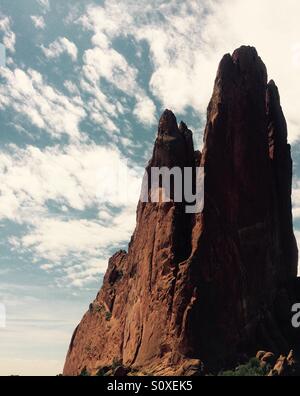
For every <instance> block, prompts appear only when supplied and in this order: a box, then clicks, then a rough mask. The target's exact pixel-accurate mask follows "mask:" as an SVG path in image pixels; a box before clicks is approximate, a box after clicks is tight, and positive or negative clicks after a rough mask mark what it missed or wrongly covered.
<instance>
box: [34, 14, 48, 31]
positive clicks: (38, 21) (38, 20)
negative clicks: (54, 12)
mask: <svg viewBox="0 0 300 396" xmlns="http://www.w3.org/2000/svg"><path fill="white" fill-rule="evenodd" d="M30 18H31V20H32V22H33V24H34V26H35V27H36V28H37V29H45V26H46V24H45V20H44V17H43V16H42V15H31V16H30Z"/></svg>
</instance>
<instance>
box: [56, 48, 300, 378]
mask: <svg viewBox="0 0 300 396" xmlns="http://www.w3.org/2000/svg"><path fill="white" fill-rule="evenodd" d="M199 163H201V166H203V167H204V170H205V204H204V210H203V212H202V213H198V214H186V213H185V211H184V207H183V204H182V203H176V202H173V201H172V200H171V202H161V203H151V202H148V203H145V202H139V203H138V208H137V224H136V229H135V231H134V234H133V236H132V238H131V241H130V244H129V248H128V252H125V251H121V252H118V253H116V254H115V255H114V256H113V257H112V258H111V259H110V260H109V265H108V269H107V272H106V274H105V277H104V281H103V286H102V288H101V290H100V292H99V293H98V295H97V297H96V299H95V300H94V302H93V303H92V304H91V305H90V307H89V310H88V312H87V313H86V314H85V315H84V317H83V319H82V321H81V323H80V324H79V326H78V327H77V329H76V330H75V332H74V334H73V337H72V340H71V343H70V347H69V351H68V355H67V358H66V363H65V368H64V374H65V375H77V374H79V373H80V372H81V371H82V370H83V369H87V370H88V371H89V372H90V373H91V374H95V373H96V372H97V371H98V370H99V369H106V370H107V367H108V366H111V364H112V362H113V360H114V361H119V362H122V364H123V365H124V366H126V367H129V368H131V369H135V370H137V371H141V372H147V373H152V374H162V375H167V374H175V375H190V374H197V373H198V374H200V373H201V372H202V362H203V363H204V365H205V366H206V367H208V368H210V369H217V368H219V367H224V366H226V365H227V364H230V362H236V361H237V360H238V359H239V356H240V355H241V354H245V353H249V354H253V353H255V352H256V351H257V350H258V349H268V350H272V351H274V352H286V351H287V349H288V348H290V347H291V346H294V344H295V337H296V336H298V337H299V335H298V334H296V333H295V332H294V331H293V330H291V323H290V307H291V304H292V303H294V301H293V298H294V293H295V288H294V284H295V282H296V267H297V246H296V242H295V238H294V235H293V227H292V214H291V178H292V162H291V156H290V147H289V145H288V144H287V130H286V123H285V120H284V116H283V113H282V110H281V107H280V101H279V95H278V91H277V88H276V87H275V84H274V83H273V82H270V83H269V84H268V83H267V72H266V67H265V65H264V64H263V62H262V60H261V59H260V58H259V56H258V55H257V52H256V50H255V49H254V48H252V47H245V46H243V47H241V48H239V49H237V50H236V51H235V52H234V53H233V55H225V56H224V57H223V59H222V60H221V63H220V65H219V69H218V72H217V77H216V81H215V86H214V91H213V95H212V99H211V101H210V104H209V106H208V111H207V125H206V128H205V133H204V148H203V153H202V154H200V153H199V152H194V146H193V140H192V133H191V131H190V130H189V129H188V127H187V126H186V125H185V124H184V123H183V122H181V123H180V125H179V126H178V125H177V120H176V117H175V116H174V114H173V113H172V112H171V111H170V110H165V112H164V113H163V115H162V116H161V119H160V121H159V125H158V134H157V138H156V142H155V145H154V150H153V156H152V158H151V160H150V161H149V164H148V166H147V171H148V172H149V171H150V169H151V167H162V166H164V167H174V166H177V167H180V168H183V167H186V166H192V167H195V166H196V165H199ZM295 334H296V335H295Z"/></svg>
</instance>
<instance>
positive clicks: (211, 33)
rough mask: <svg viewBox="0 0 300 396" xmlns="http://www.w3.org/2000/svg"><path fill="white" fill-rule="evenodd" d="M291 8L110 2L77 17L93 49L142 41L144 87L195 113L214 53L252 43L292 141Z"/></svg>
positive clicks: (291, 1) (294, 43)
mask: <svg viewBox="0 0 300 396" xmlns="http://www.w3.org/2000/svg"><path fill="white" fill-rule="evenodd" d="M270 10H272V17H270ZM299 12H300V5H299V3H298V2H296V1H295V0H288V1H287V2H285V3H283V2H276V3H274V1H272V0H266V1H264V2H263V3H262V2H261V1H260V0H254V1H252V0H251V1H250V0H247V1H239V0H228V1H227V0H226V1H222V0H213V1H209V0H204V1H201V2H198V1H194V0H190V1H185V2H182V1H179V0H172V1H168V2H166V1H155V5H154V3H149V2H147V1H140V2H139V3H138V4H137V3H132V2H130V1H126V2H124V3H122V4H120V3H119V2H117V1H115V0H110V1H106V2H105V3H104V5H103V6H96V5H92V6H88V7H87V11H86V13H85V14H84V15H83V16H82V17H81V18H80V22H81V23H82V25H83V26H84V28H85V29H89V30H91V31H93V32H94V37H93V39H92V41H93V43H94V45H95V48H94V49H93V50H92V51H93V52H94V51H95V54H96V53H97V51H99V50H98V47H99V48H107V51H108V52H109V49H110V48H111V46H112V44H111V43H112V41H113V40H114V39H116V38H120V37H123V38H126V39H128V37H130V38H131V39H132V40H133V41H137V42H138V43H139V44H138V45H141V44H142V43H143V42H147V43H148V45H149V49H150V56H151V62H152V64H153V72H152V75H151V78H150V84H149V88H150V90H151V92H152V94H153V95H155V96H156V98H157V99H158V100H159V101H161V102H162V105H163V107H171V108H172V109H173V110H174V111H176V112H180V113H183V112H184V111H185V110H186V109H187V108H189V107H192V108H193V109H194V110H195V111H196V112H198V113H199V114H202V115H203V114H204V113H205V111H206V106H207V103H208V100H209V97H210V95H211V92H212V86H213V80H214V76H215V72H216V67H217V64H218V62H219V60H220V58H221V57H222V55H223V54H224V53H226V52H232V51H233V50H234V49H235V48H237V47H239V46H240V45H242V44H249V45H254V46H256V47H257V49H258V51H259V53H260V55H261V57H262V58H263V59H264V61H265V62H266V64H267V65H268V69H269V73H270V76H271V77H272V78H274V79H275V80H276V82H277V83H278V85H279V88H280V91H281V93H282V102H283V106H284V110H285V112H286V114H287V118H288V122H289V130H290V140H292V141H294V140H296V139H298V138H299V137H300V132H299V131H300V116H299V114H298V113H297V110H296V106H295V103H296V102H297V98H298V96H299V91H300V77H299V68H300V62H299V53H300V51H299V36H300V25H299V23H298V20H297V15H298V14H299ZM254 24H255V28H254V27H253V26H254ZM279 27H280V28H279ZM282 31H284V34H282ZM274 43H276V50H274ZM90 56H91V55H90ZM97 72H98V74H101V71H100V70H98V71H97Z"/></svg>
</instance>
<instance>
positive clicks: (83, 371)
mask: <svg viewBox="0 0 300 396" xmlns="http://www.w3.org/2000/svg"><path fill="white" fill-rule="evenodd" d="M80 376H81V377H89V376H90V374H89V372H88V371H87V368H86V367H85V368H84V369H82V370H81V373H80Z"/></svg>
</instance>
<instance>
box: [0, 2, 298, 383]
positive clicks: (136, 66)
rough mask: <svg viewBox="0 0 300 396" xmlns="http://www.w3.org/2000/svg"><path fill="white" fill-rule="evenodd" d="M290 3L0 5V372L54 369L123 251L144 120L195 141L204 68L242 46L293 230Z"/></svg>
mask: <svg viewBox="0 0 300 396" xmlns="http://www.w3.org/2000/svg"><path fill="white" fill-rule="evenodd" d="M299 11H300V6H299V2H298V1H297V0H287V1H284V2H283V1H277V2H276V5H275V4H274V2H273V1H271V0H264V1H263V2H261V1H260V0H252V1H250V0H243V1H242V0H226V1H225V0H224V1H222V0H215V1H214V0H197V1H193V0H188V1H184V2H182V1H179V0H171V1H161V0H150V1H149V0H147V1H144V0H141V1H139V2H135V1H129V0H128V1H127V0H121V1H115V0H110V1H108V2H103V1H80V0H72V1H71V0H64V1H62V0H1V4H0V43H2V44H3V45H4V46H5V48H6V66H5V67H0V127H1V128H0V233H1V238H0V241H1V242H0V279H1V281H0V303H3V304H5V306H6V310H7V323H6V328H5V329H0V374H32V375H37V374H48V375H52V374H57V373H59V372H61V371H62V366H63V362H64V357H65V354H66V351H67V347H68V343H69V340H70V337H71V334H72V331H73V329H74V328H75V326H76V324H77V323H78V321H79V320H80V318H81V316H82V314H83V313H84V311H85V310H86V309H87V307H88V304H89V302H90V301H91V300H92V299H93V298H94V296H95V295H96V293H97V291H98V289H99V287H100V285H101V279H102V276H103V273H104V271H105V268H106V265H107V259H108V258H109V257H110V255H111V254H112V253H113V252H115V251H116V250H118V249H119V248H126V246H127V243H128V241H129V239H130V235H131V233H132V231H133V227H134V222H135V207H136V202H137V198H138V193H139V187H140V183H141V176H142V169H143V166H144V165H145V163H146V161H147V160H148V159H149V157H150V154H151V150H152V145H153V141H154V138H155V134H156V124H157V119H158V117H159V115H160V113H161V112H162V111H163V109H164V108H170V109H172V110H173V111H174V112H175V113H176V115H177V118H178V121H180V120H181V119H183V120H184V121H185V122H186V123H187V124H188V125H189V127H190V128H191V129H192V130H193V131H194V138H195V144H196V147H200V148H201V140H202V131H203V127H204V123H205V111H206V106H207V104H208V101H209V97H210V95H211V92H212V87H213V80H214V76H215V73H216V69H217V65H218V62H219V60H220V58H221V57H222V55H223V54H224V53H227V52H232V51H233V50H234V49H235V48H236V47H239V46H240V45H242V44H250V45H254V46H256V48H257V49H258V51H259V53H260V55H261V57H262V58H263V60H264V62H265V63H266V65H267V67H268V71H269V75H270V78H273V79H275V82H276V83H277V84H278V86H279V89H280V92H281V96H282V103H283V107H284V111H285V114H286V116H287V121H288V124H289V133H290V135H289V136H290V141H291V143H292V148H293V159H294V189H293V198H294V218H295V227H296V236H297V238H298V239H299V236H300V231H298V229H299V230H300V182H299V181H298V178H299V176H300V164H299V158H300V157H299V145H298V142H299V138H300V128H299V127H300V112H299V109H298V101H299V94H300V73H299V71H300V26H299V23H298V20H297V17H298V15H299Z"/></svg>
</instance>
